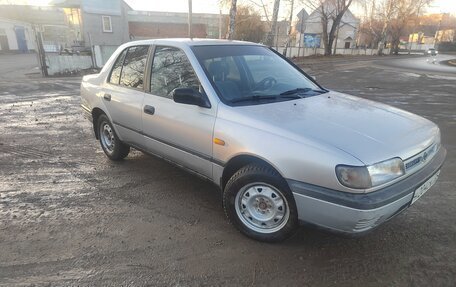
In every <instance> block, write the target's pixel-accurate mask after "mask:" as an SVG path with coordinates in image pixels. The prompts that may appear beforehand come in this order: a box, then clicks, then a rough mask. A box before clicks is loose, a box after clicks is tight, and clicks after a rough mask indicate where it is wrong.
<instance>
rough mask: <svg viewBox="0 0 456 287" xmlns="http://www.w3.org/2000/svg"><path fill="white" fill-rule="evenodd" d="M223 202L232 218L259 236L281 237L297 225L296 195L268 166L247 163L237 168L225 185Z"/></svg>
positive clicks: (273, 239)
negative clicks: (294, 195) (294, 196)
mask: <svg viewBox="0 0 456 287" xmlns="http://www.w3.org/2000/svg"><path fill="white" fill-rule="evenodd" d="M223 205H224V209H225V214H226V216H227V217H228V219H229V220H230V222H231V223H233V225H234V226H235V227H236V228H237V229H239V231H241V232H242V233H243V234H245V235H247V236H249V237H251V238H253V239H256V240H260V241H266V242H278V241H282V240H284V239H286V238H288V237H289V236H291V235H292V234H293V233H294V232H295V231H296V228H297V226H298V214H297V210H296V203H295V201H294V198H293V195H292V193H291V191H290V189H289V187H288V185H287V183H286V182H285V180H284V179H283V178H282V177H281V176H280V175H279V174H278V173H277V172H276V171H275V170H273V169H272V168H269V167H265V166H261V165H256V164H255V165H247V166H245V167H243V168H241V169H240V170H239V171H238V172H236V173H235V174H234V175H233V176H232V177H231V179H230V180H229V181H228V183H227V185H226V187H225V191H224V194H223Z"/></svg>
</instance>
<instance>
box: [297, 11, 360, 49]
mask: <svg viewBox="0 0 456 287" xmlns="http://www.w3.org/2000/svg"><path fill="white" fill-rule="evenodd" d="M327 10H328V9H327ZM298 18H299V21H298V23H297V25H296V30H297V31H298V34H297V41H296V43H297V46H299V42H300V41H301V47H308V48H323V45H324V43H323V41H322V40H321V38H322V33H323V25H322V22H321V7H320V8H318V9H315V10H314V11H313V12H312V13H310V15H309V14H307V12H306V11H305V10H304V9H302V10H301V12H299V14H298ZM301 18H302V19H301ZM332 23H333V22H332V20H329V23H328V33H329V31H330V30H331V26H332ZM358 27H359V20H358V19H357V18H356V17H355V16H354V15H353V13H352V12H351V11H350V10H347V12H345V14H344V16H343V17H342V20H341V22H340V25H339V29H338V31H336V36H337V40H336V39H335V40H334V45H337V48H338V49H343V48H346V49H349V48H353V47H354V46H355V44H356V34H357V31H358ZM332 48H334V46H333V47H332Z"/></svg>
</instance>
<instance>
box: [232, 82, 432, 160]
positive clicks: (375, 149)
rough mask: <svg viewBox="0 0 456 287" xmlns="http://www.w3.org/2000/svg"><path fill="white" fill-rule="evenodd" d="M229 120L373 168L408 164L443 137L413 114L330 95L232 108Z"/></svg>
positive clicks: (365, 101)
mask: <svg viewBox="0 0 456 287" xmlns="http://www.w3.org/2000/svg"><path fill="white" fill-rule="evenodd" d="M229 110H230V111H231V112H233V113H234V114H231V115H229V114H230V113H228V114H227V115H226V116H227V117H228V118H229V119H230V120H232V121H233V120H235V121H238V122H239V124H243V125H250V126H252V127H255V128H260V129H263V130H265V131H268V132H271V133H274V134H276V135H279V136H283V137H288V138H291V139H293V140H297V141H299V140H300V139H303V142H304V140H306V141H308V140H312V141H314V143H316V144H318V143H321V144H326V145H331V146H333V147H335V148H337V149H340V150H343V151H345V152H347V153H349V154H351V155H352V156H354V157H356V158H357V159H359V160H360V161H362V162H363V163H364V164H366V165H368V164H373V163H376V162H379V161H383V160H386V159H389V158H393V157H400V158H402V159H407V158H409V157H411V156H413V155H415V154H417V153H419V152H420V151H422V150H423V149H425V148H426V147H427V146H429V145H431V144H432V143H433V142H434V141H435V140H437V139H438V138H439V137H440V134H439V133H440V132H439V129H438V127H437V126H436V125H435V124H434V123H432V122H431V121H429V120H427V119H424V118H422V117H420V116H417V115H415V114H412V113H409V112H406V111H403V110H400V109H397V108H394V107H391V106H388V105H385V104H381V103H377V102H373V101H370V100H366V99H362V98H358V97H354V96H350V95H346V94H341V93H338V92H333V91H331V92H328V93H325V94H321V95H318V96H313V97H309V98H304V99H298V100H293V101H284V102H278V103H269V104H261V105H251V106H242V107H234V108H231V109H229Z"/></svg>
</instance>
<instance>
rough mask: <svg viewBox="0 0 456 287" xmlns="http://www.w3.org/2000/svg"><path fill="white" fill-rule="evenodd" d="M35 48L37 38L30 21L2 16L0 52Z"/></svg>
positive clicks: (22, 51)
mask: <svg viewBox="0 0 456 287" xmlns="http://www.w3.org/2000/svg"><path fill="white" fill-rule="evenodd" d="M31 50H35V39H34V33H33V29H32V26H31V25H30V24H29V23H26V22H22V21H17V20H11V19H6V18H1V17H0V52H1V53H10V52H21V53H26V52H29V51H31Z"/></svg>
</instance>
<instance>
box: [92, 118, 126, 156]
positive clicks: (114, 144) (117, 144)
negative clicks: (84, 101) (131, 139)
mask: <svg viewBox="0 0 456 287" xmlns="http://www.w3.org/2000/svg"><path fill="white" fill-rule="evenodd" d="M98 137H99V139H100V145H101V148H102V149H103V151H104V153H105V154H106V155H107V156H108V158H109V159H111V160H115V161H117V160H121V159H124V158H125V157H126V156H127V155H128V153H129V152H130V147H129V146H128V145H126V144H124V143H123V142H121V141H120V139H119V137H118V136H117V134H116V132H115V131H114V128H113V127H112V124H111V122H110V121H109V119H108V117H107V116H106V115H101V116H100V117H99V118H98Z"/></svg>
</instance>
